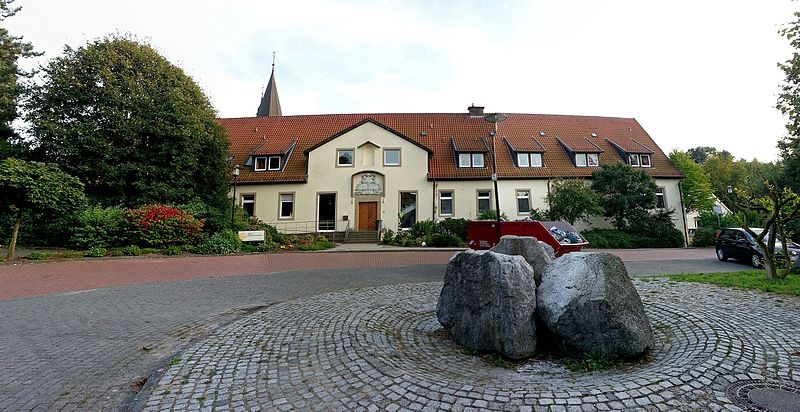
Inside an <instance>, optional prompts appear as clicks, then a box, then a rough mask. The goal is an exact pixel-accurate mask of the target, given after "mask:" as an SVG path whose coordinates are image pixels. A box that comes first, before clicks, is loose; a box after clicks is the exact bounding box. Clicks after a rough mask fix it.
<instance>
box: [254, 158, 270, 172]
mask: <svg viewBox="0 0 800 412" xmlns="http://www.w3.org/2000/svg"><path fill="white" fill-rule="evenodd" d="M253 166H254V169H255V171H256V172H263V171H265V170H267V158H266V157H256V159H255V163H254V164H253Z"/></svg>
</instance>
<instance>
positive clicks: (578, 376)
mask: <svg viewBox="0 0 800 412" xmlns="http://www.w3.org/2000/svg"><path fill="white" fill-rule="evenodd" d="M634 284H635V285H636V287H637V289H638V290H639V293H640V294H641V296H642V300H643V301H644V303H645V308H646V310H647V314H648V316H649V317H650V321H651V323H652V325H653V329H654V332H655V335H656V340H655V346H654V348H653V349H652V350H651V351H650V353H649V355H648V357H647V360H646V361H644V362H639V363H627V364H624V365H623V366H621V367H620V368H616V369H610V370H604V371H595V372H582V373H581V372H571V371H569V370H567V369H566V368H564V367H563V366H562V365H560V364H559V363H556V362H553V361H551V360H547V359H533V360H530V361H528V362H524V363H520V364H513V365H512V366H511V367H499V366H493V365H492V364H490V363H487V362H485V361H484V360H482V359H481V358H480V357H477V356H473V355H470V354H468V353H466V352H465V351H464V350H463V349H462V348H461V347H460V346H459V345H457V344H456V343H455V342H453V341H452V340H451V339H449V338H448V335H447V333H443V329H442V327H441V325H439V322H438V321H437V320H436V315H435V310H436V301H437V299H438V295H439V291H440V290H441V283H425V284H405V285H394V286H385V287H376V288H369V289H360V290H353V291H344V292H336V293H329V294H323V295H318V296H315V297H311V298H305V299H299V300H296V301H291V302H287V303H283V304H279V305H275V306H272V307H270V308H267V309H265V310H263V311H261V312H258V313H254V314H252V315H249V316H247V317H246V318H243V319H241V320H239V321H237V322H235V323H233V324H231V325H229V326H227V327H225V328H222V329H221V330H218V331H217V332H216V333H215V334H214V335H212V336H210V337H209V338H208V339H207V340H205V341H203V342H201V343H199V344H197V345H195V346H194V347H192V348H190V349H189V350H188V351H186V352H185V353H183V354H182V355H181V356H180V360H177V359H176V360H175V361H173V363H174V364H173V365H172V366H171V367H170V368H169V369H168V370H167V371H166V373H165V374H164V375H163V376H162V378H161V380H160V381H159V382H158V384H157V385H156V386H155V387H154V389H153V392H152V394H151V396H150V398H149V399H148V401H147V403H146V405H145V410H169V409H175V410H185V409H196V408H213V409H215V410H229V409H230V410H233V409H238V410H242V409H244V410H256V409H265V410H296V409H314V410H342V411H344V410H347V411H350V410H388V411H395V410H552V411H566V410H623V409H634V410H661V411H663V410H741V409H740V408H739V407H737V406H736V404H735V403H734V400H732V399H730V398H729V397H728V396H727V394H726V390H727V389H728V388H729V387H731V386H732V385H733V384H735V383H736V382H741V381H747V380H756V379H758V380H766V381H772V382H784V383H786V384H787V385H798V384H800V366H799V365H800V356H798V355H800V353H798V351H800V316H798V308H800V299H796V298H789V297H782V296H773V295H767V294H763V293H758V292H751V291H742V290H735V289H723V288H718V287H714V286H709V285H702V284H690V283H678V282H672V281H667V280H664V279H659V280H650V281H646V280H634Z"/></svg>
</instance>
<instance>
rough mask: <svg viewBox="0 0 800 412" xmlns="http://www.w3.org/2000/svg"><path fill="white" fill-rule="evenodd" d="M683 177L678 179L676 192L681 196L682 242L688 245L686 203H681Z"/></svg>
mask: <svg viewBox="0 0 800 412" xmlns="http://www.w3.org/2000/svg"><path fill="white" fill-rule="evenodd" d="M681 183H683V179H681V180H678V194H679V195H680V197H681V217H682V218H683V244H684V246H686V247H688V246H689V229H688V228H687V227H686V205H684V204H683V188H682V187H681Z"/></svg>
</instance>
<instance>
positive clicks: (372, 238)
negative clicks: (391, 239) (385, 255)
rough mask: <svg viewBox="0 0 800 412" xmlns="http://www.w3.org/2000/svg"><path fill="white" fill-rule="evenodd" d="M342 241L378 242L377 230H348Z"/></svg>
mask: <svg viewBox="0 0 800 412" xmlns="http://www.w3.org/2000/svg"><path fill="white" fill-rule="evenodd" d="M344 243H378V232H377V231H371V232H350V234H349V235H347V240H345V241H344Z"/></svg>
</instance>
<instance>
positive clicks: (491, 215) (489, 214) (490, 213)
mask: <svg viewBox="0 0 800 412" xmlns="http://www.w3.org/2000/svg"><path fill="white" fill-rule="evenodd" d="M478 220H497V213H495V211H494V209H486V210H484V211H483V212H481V213H480V214H479V215H478ZM500 220H502V221H506V222H507V221H508V216H506V214H505V212H501V213H500Z"/></svg>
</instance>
